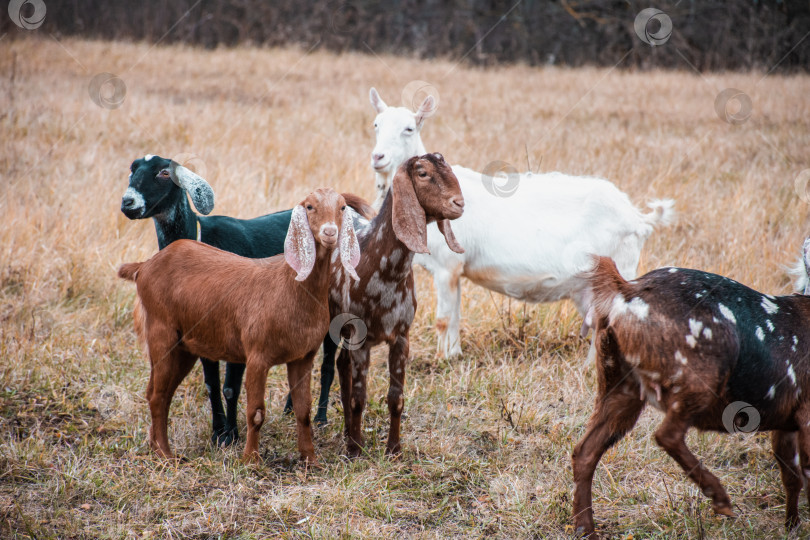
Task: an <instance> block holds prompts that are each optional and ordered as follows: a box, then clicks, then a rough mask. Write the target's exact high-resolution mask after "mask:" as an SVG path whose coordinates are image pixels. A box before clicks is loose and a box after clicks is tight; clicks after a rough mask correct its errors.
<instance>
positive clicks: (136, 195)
mask: <svg viewBox="0 0 810 540" xmlns="http://www.w3.org/2000/svg"><path fill="white" fill-rule="evenodd" d="M129 168H130V171H131V173H130V175H129V187H127V190H126V192H125V193H124V197H123V198H122V199H121V211H122V212H123V213H124V215H125V216H127V217H128V218H129V219H144V218H149V217H155V216H160V215H163V214H165V213H167V212H170V211H171V210H172V208H173V207H174V206H175V205H176V204H177V201H178V200H179V199H180V198H181V197H185V193H186V192H188V194H189V195H190V196H191V200H192V201H193V202H194V206H195V208H197V211H198V212H200V213H201V214H209V213H210V212H211V210H213V209H214V190H212V189H211V186H209V185H208V182H206V181H205V180H204V179H203V178H202V177H200V176H199V175H197V174H195V173H193V172H192V171H190V170H189V169H187V168H186V167H183V166H182V165H179V164H178V163H176V162H174V161H172V160H170V159H166V158H162V157H160V156H153V155H151V154H149V155H147V156H145V157H143V158H141V159H136V160H135V161H133V162H132V165H130V167H129Z"/></svg>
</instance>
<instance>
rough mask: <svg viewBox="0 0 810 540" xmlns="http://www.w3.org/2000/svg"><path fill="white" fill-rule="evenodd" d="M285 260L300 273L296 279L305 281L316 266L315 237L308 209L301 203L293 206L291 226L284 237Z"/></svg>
mask: <svg viewBox="0 0 810 540" xmlns="http://www.w3.org/2000/svg"><path fill="white" fill-rule="evenodd" d="M284 260H285V261H287V264H289V265H290V267H292V269H293V270H295V271H296V272H297V273H298V275H297V276H295V281H304V280H305V279H307V277H308V276H309V273H310V272H312V268H313V267H314V266H315V238H314V237H313V236H312V230H311V229H310V227H309V220H308V219H307V211H306V210H305V209H304V207H303V206H301V205H300V204H299V205H298V206H296V207H295V208H293V210H292V217H291V218H290V228H289V229H287V238H285V239H284Z"/></svg>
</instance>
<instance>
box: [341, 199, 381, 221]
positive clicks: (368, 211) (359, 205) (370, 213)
mask: <svg viewBox="0 0 810 540" xmlns="http://www.w3.org/2000/svg"><path fill="white" fill-rule="evenodd" d="M341 195H343V198H344V199H346V204H348V205H349V206H351V207H352V208H353V209H354V211H355V212H357V213H358V214H360V215H361V216H363V217H364V218H366V219H367V220H369V221H371V220H372V219H374V218H375V217H377V211H376V210H374V208H372V206H371V205H370V204H368V202H367V201H366V200H365V199H364V198H363V197H360V196H359V195H355V194H354V193H341Z"/></svg>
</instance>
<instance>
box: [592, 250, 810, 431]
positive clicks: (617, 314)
mask: <svg viewBox="0 0 810 540" xmlns="http://www.w3.org/2000/svg"><path fill="white" fill-rule="evenodd" d="M603 261H604V259H603V260H602V261H600V264H599V265H598V266H597V269H596V270H595V271H594V272H593V273H592V274H591V276H590V283H591V285H592V287H593V289H592V290H593V296H594V302H593V308H594V311H595V315H596V316H595V323H596V329H597V333H598V334H600V335H601V333H603V332H606V331H607V332H609V333H610V335H611V336H612V339H615V342H616V347H617V349H618V350H619V351H620V353H621V356H622V358H623V361H624V362H626V364H627V365H628V366H630V367H631V368H633V369H637V370H639V372H642V373H658V374H661V375H662V377H661V379H660V380H661V384H662V385H664V386H667V385H669V386H670V387H673V388H680V389H687V390H688V389H690V388H692V389H696V392H697V394H699V396H700V398H699V399H700V400H703V401H704V406H705V407H707V408H710V410H713V412H712V414H704V415H702V416H699V417H698V416H696V418H699V420H697V421H696V424H695V425H696V426H697V427H700V428H702V429H712V430H723V429H725V428H726V427H725V426H724V425H723V423H722V411H723V408H724V407H725V406H727V405H728V404H729V403H733V402H735V401H741V402H745V403H747V404H750V405H753V406H754V407H755V408H756V410H757V411H759V414H760V415H761V424H760V429H762V430H768V429H795V426H794V421H793V417H792V414H793V412H794V411H795V410H796V409H797V408H798V406H799V404H800V399H801V388H802V385H803V384H807V383H810V380H808V375H810V373H808V371H810V362H808V359H807V357H806V349H807V346H808V344H810V298H808V297H804V296H799V295H793V296H771V295H766V294H762V293H760V292H758V291H756V290H754V289H751V288H749V287H746V286H745V285H742V284H741V283H738V282H736V281H734V280H732V279H729V278H727V277H724V276H719V275H716V274H711V273H708V272H702V271H699V270H691V269H684V268H661V269H658V270H654V271H652V272H650V273H648V274H646V275H644V276H642V277H640V278H638V279H637V280H634V281H632V282H625V281H624V280H622V279H621V276H618V273H617V272H616V271H615V267H613V268H610V265H607V264H604V263H603ZM595 339H597V340H598V339H599V338H598V337H596V338H595ZM676 375H677V380H676ZM682 391H686V390H682ZM696 400H697V398H692V401H696ZM712 408H713V409H712ZM714 409H717V410H714ZM715 413H716V414H715Z"/></svg>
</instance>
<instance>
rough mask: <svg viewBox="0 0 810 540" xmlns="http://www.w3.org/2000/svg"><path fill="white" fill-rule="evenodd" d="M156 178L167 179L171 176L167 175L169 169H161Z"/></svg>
mask: <svg viewBox="0 0 810 540" xmlns="http://www.w3.org/2000/svg"><path fill="white" fill-rule="evenodd" d="M158 176H159V177H161V178H168V177H169V176H171V175H170V174H169V169H163V170H161V171H160V172H159V173H158Z"/></svg>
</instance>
